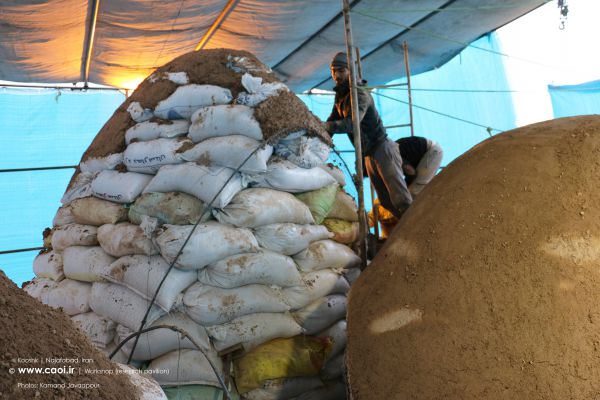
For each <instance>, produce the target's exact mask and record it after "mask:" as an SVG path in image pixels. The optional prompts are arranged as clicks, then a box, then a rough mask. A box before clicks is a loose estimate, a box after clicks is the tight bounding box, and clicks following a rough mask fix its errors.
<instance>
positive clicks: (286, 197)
mask: <svg viewBox="0 0 600 400" xmlns="http://www.w3.org/2000/svg"><path fill="white" fill-rule="evenodd" d="M213 214H214V216H215V218H216V219H217V220H219V222H222V223H224V224H231V225H235V226H239V227H245V228H255V227H258V226H263V225H269V224H276V223H284V222H290V223H293V224H314V223H315V221H314V219H313V217H312V214H311V212H310V209H309V208H308V206H306V204H304V203H303V202H301V201H300V200H298V199H297V198H296V197H295V196H294V195H292V194H289V193H285V192H280V191H278V190H273V189H266V188H254V189H245V190H242V191H241V192H239V193H238V194H236V195H235V197H234V198H233V199H231V202H230V203H229V204H228V205H227V206H226V207H224V208H222V209H218V210H214V211H213Z"/></svg>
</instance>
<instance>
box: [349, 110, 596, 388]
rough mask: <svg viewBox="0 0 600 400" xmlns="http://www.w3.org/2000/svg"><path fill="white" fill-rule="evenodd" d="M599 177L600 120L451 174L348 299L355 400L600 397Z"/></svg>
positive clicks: (473, 154) (569, 125)
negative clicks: (599, 366)
mask: <svg viewBox="0 0 600 400" xmlns="http://www.w3.org/2000/svg"><path fill="white" fill-rule="evenodd" d="M599 176H600V117H599V116H584V117H573V118H564V119H559V120H554V121H548V122H543V123H539V124H535V125H530V126H527V127H523V128H520V129H516V130H513V131H510V132H506V133H503V134H500V135H498V136H495V137H493V138H490V139H489V140H486V141H485V142H483V143H481V144H479V145H478V146H476V147H475V148H473V149H472V150H471V151H469V152H468V153H467V154H465V155H463V156H462V157H460V158H459V159H457V160H456V161H454V162H453V163H452V164H451V165H450V166H448V167H447V168H446V169H444V170H443V171H442V172H441V173H440V174H439V175H438V176H437V177H436V178H435V179H434V180H433V181H432V183H431V184H430V185H429V186H428V187H426V188H425V190H424V191H423V193H422V194H421V196H420V197H419V198H418V199H417V200H416V201H415V203H414V204H413V206H412V207H411V208H410V209H409V210H408V211H407V213H406V214H405V215H404V216H403V218H402V219H401V221H400V222H399V224H398V226H397V227H396V229H395V230H394V232H393V233H392V236H391V238H390V239H388V242H387V243H386V245H385V247H384V248H383V249H382V250H381V251H380V253H379V254H378V255H377V257H376V258H375V260H374V261H373V262H372V264H371V265H370V266H369V267H368V268H367V269H366V271H365V273H363V274H362V275H361V276H360V278H359V279H358V281H357V282H356V283H355V285H354V286H353V287H352V290H351V292H350V299H349V311H348V335H349V337H348V353H347V360H348V361H347V362H348V369H349V382H350V386H351V392H352V394H353V399H354V400H367V399H378V400H379V399H419V400H428V399H431V400H433V399H450V400H471V399H472V400H475V399H478V400H479V399H486V400H491V399H494V400H495V399H510V400H526V399H527V400H531V399H534V400H535V399H539V400H541V399H556V400H562V399H577V400H584V399H596V398H598V396H599V393H600V369H599V368H598V365H599V361H598V360H599V356H600V307H599V306H598V305H599V304H600V272H599V271H600V270H599V269H598V266H599V265H600V180H599Z"/></svg>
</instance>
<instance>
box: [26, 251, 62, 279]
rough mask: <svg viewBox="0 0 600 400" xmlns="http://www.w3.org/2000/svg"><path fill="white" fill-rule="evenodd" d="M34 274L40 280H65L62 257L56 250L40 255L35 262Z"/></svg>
mask: <svg viewBox="0 0 600 400" xmlns="http://www.w3.org/2000/svg"><path fill="white" fill-rule="evenodd" d="M33 273H34V274H35V276H37V277H38V278H48V279H52V280H53V281H60V280H62V279H64V278H65V274H64V272H63V259H62V255H60V254H58V253H56V252H55V251H54V250H52V251H49V252H47V253H42V254H39V255H37V256H36V257H35V259H34V260H33Z"/></svg>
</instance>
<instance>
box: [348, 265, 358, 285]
mask: <svg viewBox="0 0 600 400" xmlns="http://www.w3.org/2000/svg"><path fill="white" fill-rule="evenodd" d="M360 272H361V271H360V268H350V269H348V270H346V271H344V278H346V280H347V281H348V283H349V284H350V286H352V285H354V282H356V280H357V279H358V277H359V276H360Z"/></svg>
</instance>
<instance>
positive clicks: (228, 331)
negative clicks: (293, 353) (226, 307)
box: [206, 313, 302, 351]
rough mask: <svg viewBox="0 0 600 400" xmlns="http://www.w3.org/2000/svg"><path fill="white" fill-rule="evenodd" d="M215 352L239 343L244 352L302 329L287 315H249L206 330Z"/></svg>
mask: <svg viewBox="0 0 600 400" xmlns="http://www.w3.org/2000/svg"><path fill="white" fill-rule="evenodd" d="M206 331H207V332H208V335H209V336H210V337H212V338H213V344H214V346H215V349H217V351H221V350H223V349H226V348H228V347H231V346H234V345H236V344H238V343H241V344H242V345H243V347H244V349H245V350H246V351H249V350H251V349H253V348H255V347H256V346H259V345H261V344H263V343H265V342H268V341H269V340H271V339H275V338H289V337H292V336H296V335H299V334H301V333H302V328H301V327H300V325H298V323H297V322H296V321H295V320H294V318H292V317H291V316H290V315H289V314H288V313H265V314H249V315H244V316H242V317H238V318H236V319H234V320H233V321H231V322H228V323H226V324H223V325H213V326H209V327H207V328H206Z"/></svg>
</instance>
